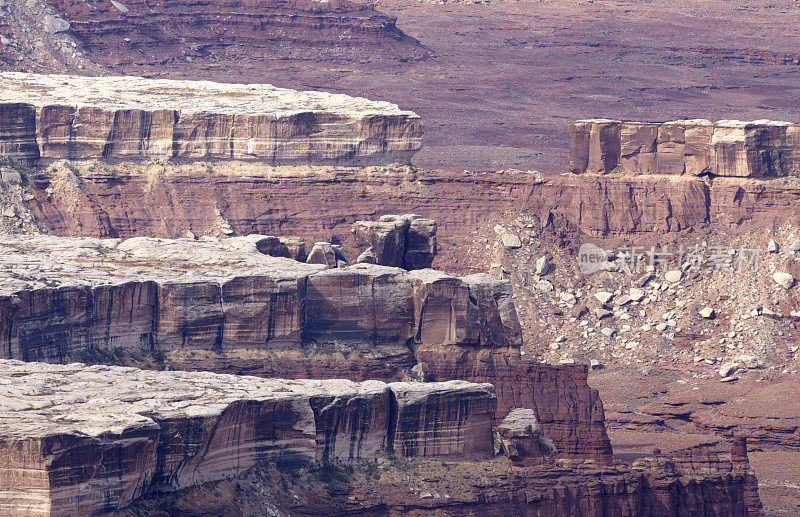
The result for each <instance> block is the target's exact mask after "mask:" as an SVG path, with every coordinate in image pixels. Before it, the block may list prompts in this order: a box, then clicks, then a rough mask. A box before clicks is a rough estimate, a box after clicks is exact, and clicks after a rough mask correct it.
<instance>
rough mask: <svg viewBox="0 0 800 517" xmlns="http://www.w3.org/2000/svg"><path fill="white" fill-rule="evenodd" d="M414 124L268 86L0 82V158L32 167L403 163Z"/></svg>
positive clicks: (370, 106) (415, 143)
mask: <svg viewBox="0 0 800 517" xmlns="http://www.w3.org/2000/svg"><path fill="white" fill-rule="evenodd" d="M421 141H422V125H421V121H420V118H419V116H417V115H416V114H415V113H413V112H410V111H403V110H401V109H400V108H399V107H397V106H396V105H394V104H391V103H388V102H377V101H369V100H367V99H363V98H358V97H349V96H347V95H340V94H331V93H324V92H312V91H308V92H299V91H295V90H288V89H283V88H276V87H274V86H271V85H242V84H222V83H213V82H210V81H174V80H166V79H142V78H138V77H79V76H69V75H36V74H26V73H16V72H3V73H0V156H2V157H5V158H10V159H13V160H16V161H20V162H24V163H36V162H38V161H39V160H45V161H47V160H56V159H67V160H87V159H93V158H94V159H103V160H116V161H120V160H134V161H136V160H160V161H167V160H173V161H192V160H241V161H258V162H263V163H267V164H291V163H300V164H342V165H375V164H388V163H407V162H408V161H409V160H410V159H411V156H412V155H413V154H414V153H415V152H416V151H418V150H419V149H420V147H421Z"/></svg>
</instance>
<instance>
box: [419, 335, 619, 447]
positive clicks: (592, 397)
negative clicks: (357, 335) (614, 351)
mask: <svg viewBox="0 0 800 517" xmlns="http://www.w3.org/2000/svg"><path fill="white" fill-rule="evenodd" d="M416 356H417V359H418V360H419V362H420V363H422V365H423V370H424V371H425V373H426V374H427V375H429V376H430V378H431V379H433V380H436V381H445V380H450V379H463V380H468V381H470V382H490V383H492V384H493V385H494V387H495V393H496V394H497V403H498V404H497V418H498V419H502V418H505V417H506V416H507V415H508V414H509V413H510V412H511V411H512V410H513V409H516V408H528V409H533V410H535V411H536V419H537V420H538V422H539V425H541V427H542V429H543V433H542V434H544V436H546V437H547V438H550V439H552V440H553V443H554V444H555V446H556V448H557V449H558V451H559V452H560V453H564V454H566V455H568V456H577V457H592V458H597V459H601V460H603V459H606V460H607V459H608V458H610V456H611V443H610V442H609V439H608V435H607V434H606V429H605V424H604V418H605V417H604V414H603V403H602V401H601V400H600V396H599V395H598V393H597V390H594V389H590V388H589V385H588V384H587V383H586V378H587V375H588V370H587V367H586V366H585V365H560V366H552V365H544V364H540V363H538V362H536V361H531V360H528V359H526V358H525V357H524V356H521V355H520V354H519V351H518V350H514V349H499V350H498V349H490V348H483V349H475V348H474V347H459V346H420V348H419V349H418V350H417V353H416Z"/></svg>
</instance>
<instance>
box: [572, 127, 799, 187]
mask: <svg viewBox="0 0 800 517" xmlns="http://www.w3.org/2000/svg"><path fill="white" fill-rule="evenodd" d="M569 134H570V170H571V171H572V172H573V173H576V174H582V173H585V172H588V173H592V174H606V173H610V172H621V173H623V174H690V175H700V174H703V173H706V172H709V173H711V174H713V175H715V176H739V177H746V176H752V177H769V176H789V175H796V174H797V173H798V172H800V126H798V125H797V124H791V123H788V122H775V121H768V120H759V121H756V122H740V121H738V120H722V121H719V122H717V123H712V122H710V121H708V120H678V121H674V122H666V123H663V124H662V123H642V122H621V121H619V120H605V119H598V120H594V119H593V120H579V121H576V122H572V123H571V124H570V125H569Z"/></svg>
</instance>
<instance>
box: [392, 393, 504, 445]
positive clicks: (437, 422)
mask: <svg viewBox="0 0 800 517" xmlns="http://www.w3.org/2000/svg"><path fill="white" fill-rule="evenodd" d="M389 387H390V389H391V391H392V395H393V396H394V400H395V404H396V408H397V409H396V412H395V413H394V415H393V418H394V420H393V422H392V429H394V433H395V434H394V441H393V444H394V449H393V450H394V453H395V455H397V456H400V457H407V458H423V457H431V456H433V457H436V456H441V457H452V458H490V457H492V456H493V455H494V448H493V439H492V420H493V419H494V413H495V409H496V408H497V399H496V398H495V396H494V388H493V387H492V385H491V384H472V383H469V382H465V381H448V382H436V383H409V382H393V383H391V384H389Z"/></svg>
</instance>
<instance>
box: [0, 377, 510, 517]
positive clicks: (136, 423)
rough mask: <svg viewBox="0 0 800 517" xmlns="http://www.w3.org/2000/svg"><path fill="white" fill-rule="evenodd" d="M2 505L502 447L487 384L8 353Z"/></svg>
mask: <svg viewBox="0 0 800 517" xmlns="http://www.w3.org/2000/svg"><path fill="white" fill-rule="evenodd" d="M0 363H2V364H1V366H2V372H3V373H2V375H3V377H4V378H3V382H2V383H1V384H0V467H2V468H0V511H2V512H3V514H4V515H14V516H16V515H29V513H27V512H28V509H30V511H31V512H32V513H37V514H38V513H41V514H46V515H53V516H75V517H78V516H82V515H94V514H97V513H102V512H107V511H113V510H116V509H119V508H122V507H124V506H126V505H128V504H130V503H131V502H132V501H134V500H135V499H137V498H139V497H141V496H142V495H145V494H148V493H154V492H158V491H173V490H180V489H182V488H186V487H195V486H198V485H202V484H205V483H209V482H214V481H219V480H220V479H224V478H226V477H231V476H235V475H238V474H241V473H243V472H244V471H246V470H248V469H249V468H251V467H253V466H258V465H264V464H266V463H268V462H274V463H275V464H277V465H278V468H286V467H295V468H296V467H297V466H302V465H310V464H313V463H314V462H315V461H318V462H322V463H328V462H333V461H342V462H352V461H356V460H365V459H370V460H375V459H377V458H380V457H385V456H386V455H387V454H388V453H389V451H392V450H397V451H401V452H402V456H403V457H405V458H410V459H411V458H422V457H425V458H436V457H441V458H458V459H467V458H472V457H488V456H491V455H492V451H493V448H492V428H491V425H492V415H493V413H494V405H495V397H494V393H493V390H492V386H491V385H485V384H484V385H475V384H471V383H468V382H463V381H459V382H448V383H400V384H395V385H392V387H391V388H390V387H389V386H387V385H386V384H384V383H382V382H378V381H368V382H365V383H362V384H356V383H353V382H350V381H345V380H333V381H309V380H306V381H285V380H275V379H257V378H253V377H237V376H230V375H216V374H209V373H186V372H152V371H150V372H148V371H142V370H136V369H134V368H119V367H107V366H93V367H84V366H83V365H76V364H74V363H73V364H71V365H63V366H62V365H58V366H54V365H47V364H44V363H21V362H17V361H0Z"/></svg>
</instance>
